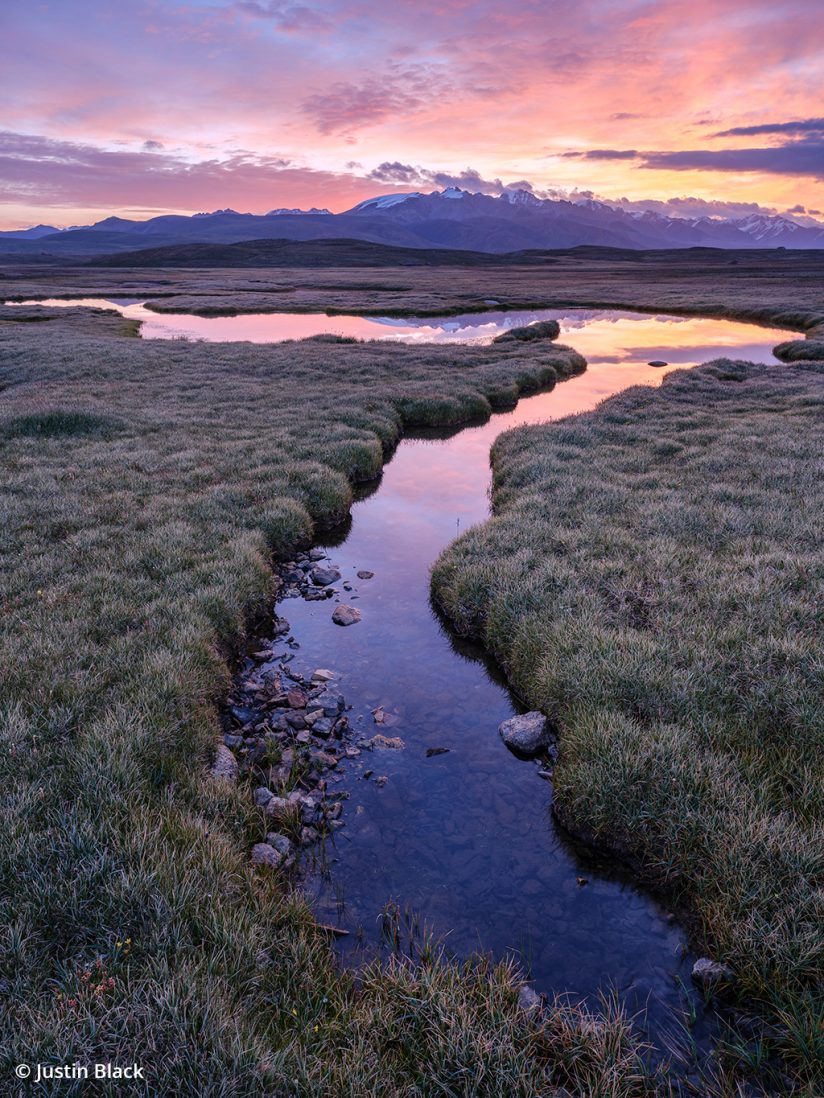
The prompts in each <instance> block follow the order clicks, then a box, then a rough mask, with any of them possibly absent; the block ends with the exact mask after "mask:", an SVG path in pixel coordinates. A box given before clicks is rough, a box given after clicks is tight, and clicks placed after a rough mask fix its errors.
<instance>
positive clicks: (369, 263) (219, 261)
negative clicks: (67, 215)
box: [91, 239, 509, 267]
mask: <svg viewBox="0 0 824 1098" xmlns="http://www.w3.org/2000/svg"><path fill="white" fill-rule="evenodd" d="M508 258H509V257H505V256H498V255H490V254H489V253H488V252H467V251H460V250H458V249H455V248H399V247H394V246H392V245H386V244H372V243H370V242H369V241H366V240H346V239H343V240H307V241H296V240H245V241H243V242H241V243H239V244H172V245H167V246H166V247H163V248H141V249H140V250H139V251H135V252H121V253H120V254H119V255H115V256H108V257H107V258H104V259H97V260H92V261H91V262H92V263H93V264H94V265H95V266H99V267H423V266H426V267H438V266H455V265H462V264H465V265H467V266H472V267H476V266H490V265H497V264H500V263H501V262H502V261H503V260H505V259H507V260H508Z"/></svg>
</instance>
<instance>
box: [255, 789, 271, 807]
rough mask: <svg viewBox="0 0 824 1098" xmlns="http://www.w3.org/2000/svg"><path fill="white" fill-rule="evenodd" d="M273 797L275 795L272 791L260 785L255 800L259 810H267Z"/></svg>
mask: <svg viewBox="0 0 824 1098" xmlns="http://www.w3.org/2000/svg"><path fill="white" fill-rule="evenodd" d="M273 797H274V793H273V792H272V790H271V789H267V788H266V786H265V785H259V786H258V787H257V789H256V790H255V792H254V800H255V804H256V805H257V806H258V808H265V807H266V805H267V804H268V803H269V801H271V800H272V798H273Z"/></svg>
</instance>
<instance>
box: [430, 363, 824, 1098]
mask: <svg viewBox="0 0 824 1098" xmlns="http://www.w3.org/2000/svg"><path fill="white" fill-rule="evenodd" d="M822 410H824V366H823V365H822V364H821V363H820V362H819V363H815V362H810V363H799V364H797V365H795V366H793V367H769V366H754V365H746V364H742V363H732V362H728V361H724V360H721V361H719V362H717V363H714V364H709V365H707V366H704V367H700V368H698V369H696V370H694V371H692V372H687V371H678V372H676V373H674V374H671V375H669V376H668V377H667V378H666V379H665V381H664V384H663V386H662V387H661V388H660V389H657V390H656V389H648V388H640V387H639V388H636V389H633V390H628V391H627V392H626V393H623V394H621V395H620V396H617V397H613V398H612V399H610V400H609V401H607V402H605V403H604V404H603V405H601V406H600V407H599V408H598V409H597V410H596V411H594V412H592V413H589V414H587V415H583V416H580V417H572V418H570V419H567V420H564V421H562V422H559V423H556V424H552V425H548V426H546V427H529V428H520V429H517V430H515V431H512V432H509V433H507V434H506V435H504V436H502V437H501V438H500V439H499V440H498V441H497V442H496V444H495V447H494V449H493V469H494V496H493V514H494V517H493V518H492V519H491V520H490V521H489V522H487V523H485V524H483V525H481V526H479V527H476V528H474V529H473V530H471V531H468V532H467V533H466V534H464V535H463V537H461V538H460V539H459V540H458V541H457V542H456V543H454V545H453V546H452V547H450V548H449V549H448V550H447V551H446V552H445V553H444V554H443V555H442V557H441V558H440V560H439V561H438V563H437V565H436V567H435V570H434V575H433V590H434V594H435V597H436V599H437V601H438V602H439V603H440V605H441V606H442V607H443V608H444V609H445V611H446V613H447V615H448V616H449V618H450V619H451V620H452V621H453V623H454V624H455V625H456V627H457V628H458V629H459V631H461V632H462V633H464V634H468V635H472V636H475V637H478V638H481V639H482V640H483V642H484V644H485V645H486V647H487V648H488V649H489V650H490V651H491V652H492V653H494V655H495V656H496V657H497V658H498V660H499V661H500V662H501V664H502V665H503V667H504V668H505V669H506V671H507V674H508V677H509V679H510V681H511V682H512V684H513V686H514V688H515V689H516V691H517V692H518V693H519V694H520V695H521V697H522V698H524V699H525V701H526V702H527V703H528V705H529V706H530V707H537V708H540V709H542V710H544V711H545V712H546V713H548V714H549V715H550V716H551V717H552V719H553V720H554V721H555V722H556V724H557V726H558V727H559V730H560V761H559V765H558V767H557V770H556V774H555V810H556V812H557V814H558V816H559V817H560V819H561V820H562V821H563V822H564V823H565V824H566V825H567V826H568V827H570V828H571V829H572V830H573V831H575V832H576V833H579V834H582V835H585V836H587V837H588V838H592V839H594V840H595V842H597V843H598V844H601V845H604V846H608V847H611V848H613V849H615V850H617V851H620V852H621V853H622V854H624V855H625V856H627V857H628V858H630V859H632V860H634V861H635V862H636V864H639V865H640V866H641V867H642V868H643V872H644V873H645V874H646V875H647V876H648V877H649V878H650V879H653V880H655V881H658V882H659V883H661V884H662V885H664V886H665V887H666V889H667V890H668V892H669V893H670V894H674V896H675V897H676V898H677V899H678V900H679V901H680V902H681V903H682V904H683V905H685V906H686V908H687V909H688V910H689V911H690V912H691V913H692V917H693V920H694V930H695V936H696V939H697V941H698V943H699V944H700V946H701V947H702V948H703V949H704V950H707V951H709V952H710V953H711V955H712V956H715V957H719V958H721V959H722V960H724V961H726V962H727V963H729V964H730V965H731V966H732V968H733V969H734V972H735V975H736V980H737V986H738V990H739V992H740V993H742V994H744V995H748V996H752V997H754V998H755V999H757V1000H758V1001H759V1002H760V1004H761V1007H762V1009H763V1011H764V1013H765V1016H766V1017H767V1018H768V1019H769V1021H770V1023H771V1024H772V1025H773V1026H774V1027H775V1029H774V1031H772V1030H768V1031H767V1036H766V1038H765V1040H764V1041H763V1042H761V1043H757V1044H756V1045H754V1046H751V1047H750V1049H749V1055H750V1057H751V1059H752V1060H753V1061H754V1062H759V1063H760V1062H761V1061H762V1059H763V1058H764V1057H765V1056H766V1055H767V1052H768V1051H769V1050H771V1049H772V1050H776V1049H777V1050H779V1051H780V1052H781V1054H782V1055H783V1056H784V1057H785V1058H786V1064H787V1065H788V1069H789V1071H790V1072H791V1073H792V1074H793V1075H794V1077H795V1080H796V1082H797V1084H798V1086H799V1087H800V1088H802V1089H803V1091H804V1092H805V1093H807V1094H810V1095H812V1094H820V1093H821V1087H822V1085H823V1084H824V1073H822V1059H823V1058H824V1057H823V1055H822V1054H823V1053H824V1048H823V1047H822V1038H823V1037H824V1029H822V1026H823V1025H824V1014H822V1001H821V987H822V979H824V935H822V931H821V928H822V915H823V914H824V912H823V911H822V902H821V900H822V884H824V878H823V876H822V871H823V870H824V845H823V844H822V838H823V837H824V833H823V831H822V822H823V820H822V809H824V766H823V765H822V762H823V760H824V742H822V741H823V739H824V700H823V699H824V675H823V674H822V662H821V647H820V645H821V637H822V635H824V621H823V620H822V605H823V604H824V599H823V598H822V596H823V595H824V552H823V551H822V545H823V544H824V538H822V533H824V531H822V514H824V488H823V487H822V477H821V471H822V470H821V455H822V453H824V416H822ZM761 1070H762V1071H764V1070H765V1069H764V1068H763V1065H762V1068H761Z"/></svg>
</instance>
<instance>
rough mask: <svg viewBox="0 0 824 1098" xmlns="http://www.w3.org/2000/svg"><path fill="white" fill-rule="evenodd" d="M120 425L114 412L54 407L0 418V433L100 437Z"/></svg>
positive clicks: (51, 436)
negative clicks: (64, 409)
mask: <svg viewBox="0 0 824 1098" xmlns="http://www.w3.org/2000/svg"><path fill="white" fill-rule="evenodd" d="M120 426H121V424H120V421H119V420H117V419H115V418H113V417H112V416H101V415H95V414H94V413H90V412H80V411H61V410H59V409H55V410H52V411H48V412H34V413H32V414H31V415H21V416H14V417H12V418H11V419H7V420H3V421H0V434H2V435H5V436H6V437H7V438H15V437H20V436H27V437H29V438H61V437H65V436H69V437H74V436H80V435H96V436H98V437H99V436H107V435H111V434H112V433H113V432H114V431H116V430H117V429H118V428H119V427H120Z"/></svg>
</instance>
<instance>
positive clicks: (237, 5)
mask: <svg viewBox="0 0 824 1098" xmlns="http://www.w3.org/2000/svg"><path fill="white" fill-rule="evenodd" d="M0 71H2V73H3V95H2V107H0V131H2V132H0V228H4V229H12V228H20V227H24V226H26V225H31V224H34V223H37V222H46V223H49V224H56V225H58V226H64V225H70V224H83V223H87V222H89V221H95V220H98V219H99V218H101V217H105V216H107V215H108V214H111V213H116V214H119V215H121V216H126V217H137V218H145V217H151V216H154V215H156V214H158V213H164V212H181V213H192V212H196V211H199V210H214V209H217V208H223V207H227V206H230V207H233V208H234V209H238V210H243V211H252V212H265V211H266V210H268V209H271V208H272V207H277V206H301V207H307V206H326V207H329V208H330V209H331V210H333V211H336V212H337V211H340V210H344V209H347V208H348V207H350V206H352V205H353V204H354V203H355V202H357V201H360V200H361V199H363V198H367V197H369V196H371V195H374V194H380V193H383V192H386V191H390V190H392V189H393V188H396V187H400V188H401V189H402V190H427V191H428V190H433V189H435V188H436V187H439V186H442V185H446V184H450V183H455V184H457V185H462V186H466V187H468V188H469V189H470V190H484V191H488V192H489V193H499V192H500V189H501V187H502V186H504V185H509V184H512V183H518V182H521V181H523V182H524V183H525V184H526V185H528V186H530V187H532V188H533V189H534V190H535V191H536V192H537V193H540V194H544V193H549V194H554V193H555V192H562V193H567V192H573V193H577V192H579V191H591V192H593V193H594V194H595V195H596V196H598V197H604V198H606V199H608V200H617V199H623V198H626V199H628V200H630V202H641V201H647V200H653V202H659V203H660V202H662V203H667V205H666V206H664V207H663V208H664V209H668V210H669V211H670V212H673V213H676V214H688V213H691V212H695V213H702V212H708V213H710V214H715V213H719V214H724V213H728V214H730V215H736V214H737V213H739V212H740V213H742V214H743V213H746V212H748V210H749V209H750V208H754V207H755V206H761V207H764V208H767V209H769V210H770V211H779V212H785V211H787V210H793V211H794V212H796V213H798V214H803V213H804V212H805V211H806V212H807V213H813V216H816V217H818V211H821V210H824V101H823V98H824V97H822V83H823V82H824V81H823V79H822V78H824V18H822V8H821V0H792V2H786V0H785V2H782V0H769V2H765V0H660V2H656V3H649V2H643V0H539V2H533V0H519V2H512V3H509V4H504V3H488V2H480V3H479V2H471V0H415V2H414V3H406V2H404V0H394V2H391V3H378V2H376V0H361V2H355V3H343V2H337V0H306V2H305V3H302V2H298V3H294V4H290V3H276V2H266V0H250V2H234V3H233V2H229V0H190V2H188V3H172V2H168V3H164V2H161V0H143V2H140V0H138V2H134V3H128V2H126V0H123V2H120V3H114V2H108V3H106V2H102V0H58V2H54V3H37V2H21V0H4V2H3V3H2V6H0ZM682 199H688V200H693V201H681V200H682ZM822 217H824V215H822ZM802 219H803V218H802Z"/></svg>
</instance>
